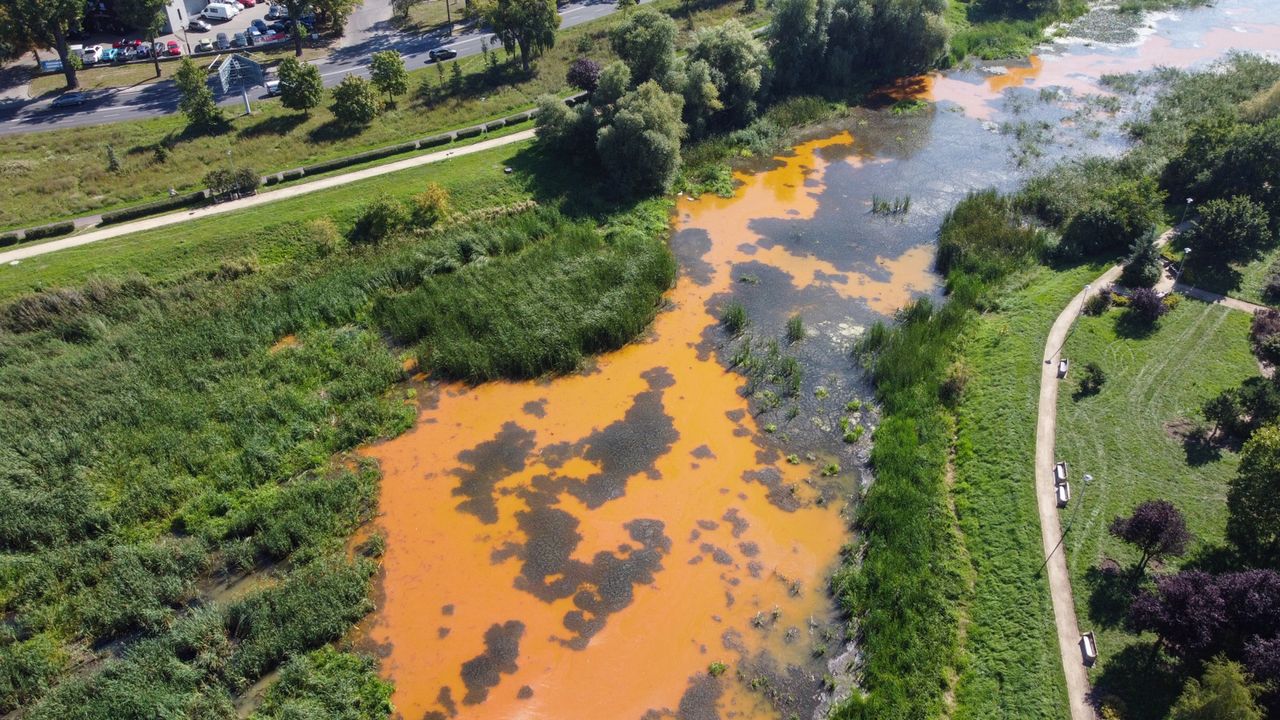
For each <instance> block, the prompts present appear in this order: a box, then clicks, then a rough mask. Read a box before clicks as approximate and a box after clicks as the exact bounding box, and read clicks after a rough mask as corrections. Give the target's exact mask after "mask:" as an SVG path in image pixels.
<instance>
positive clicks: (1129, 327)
mask: <svg viewBox="0 0 1280 720" xmlns="http://www.w3.org/2000/svg"><path fill="white" fill-rule="evenodd" d="M1159 327H1160V321H1159V320H1155V321H1152V320H1148V319H1147V318H1145V317H1143V316H1142V315H1141V314H1140V313H1138V312H1136V311H1134V310H1125V311H1124V312H1122V313H1120V314H1119V315H1117V316H1116V324H1115V328H1116V335H1119V336H1120V337H1122V338H1126V339H1128V340H1144V339H1146V338H1149V337H1151V335H1152V334H1153V333H1154V332H1155V331H1156V330H1157V329H1158V328H1159Z"/></svg>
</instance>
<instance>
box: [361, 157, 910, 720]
mask: <svg viewBox="0 0 1280 720" xmlns="http://www.w3.org/2000/svg"><path fill="white" fill-rule="evenodd" d="M844 162H852V163H858V162H862V160H861V159H859V158H858V157H856V155H855V154H854V152H853V139H852V137H851V136H849V135H848V134H847V133H842V134H840V135H837V136H835V137H833V138H828V139H825V140H819V141H814V142H810V143H806V144H804V145H801V146H799V147H797V148H796V149H795V151H794V152H793V154H791V155H788V156H785V157H781V158H778V160H777V163H778V164H777V167H774V168H772V169H769V170H765V171H762V172H757V173H746V172H742V173H738V174H736V175H735V178H736V180H737V181H738V182H739V183H740V186H739V187H738V189H737V192H736V193H735V195H734V197H733V198H719V197H704V198H701V199H697V200H690V199H683V200H681V201H680V202H679V203H678V205H677V213H676V218H675V220H674V226H675V228H676V229H678V230H683V229H701V230H704V231H706V233H707V235H708V236H709V237H710V238H711V243H710V248H709V249H708V250H707V251H706V253H705V254H704V255H703V257H702V258H701V260H702V261H703V262H705V263H708V264H709V266H710V267H711V271H710V273H709V275H707V276H705V277H699V278H698V279H697V280H696V281H695V279H694V278H692V277H690V276H688V275H682V276H681V278H680V279H679V281H678V282H677V284H676V286H675V288H673V289H672V291H671V292H670V293H669V294H668V298H667V299H668V301H669V309H668V310H666V311H664V312H662V313H660V314H659V315H658V317H657V318H656V319H655V321H654V324H653V328H652V331H651V332H650V334H649V336H648V337H646V338H645V339H644V340H642V341H640V342H636V343H633V344H632V345H629V346H628V347H626V348H624V349H622V350H620V351H618V352H614V353H610V354H608V355H606V356H604V357H602V358H600V359H599V361H598V363H597V364H596V366H595V367H594V368H593V369H592V370H591V371H590V372H585V373H580V374H575V375H571V376H567V377H562V378H557V379H555V380H552V381H549V382H522V383H508V382H502V383H490V384H486V385H481V386H478V387H462V386H457V385H446V386H440V387H439V388H438V389H437V390H436V392H435V397H434V398H432V401H431V402H427V403H426V406H427V407H426V409H425V410H424V411H423V412H422V414H421V416H420V418H419V422H418V423H417V425H416V426H415V427H414V428H413V429H412V430H411V431H409V432H408V433H406V434H405V435H402V436H401V437H399V438H396V439H394V440H391V441H388V442H385V443H382V444H379V445H376V446H374V447H371V448H369V449H368V450H367V451H366V452H367V454H368V455H369V456H371V457H374V458H376V459H377V460H378V461H379V462H380V464H381V467H382V471H383V481H382V494H381V499H380V504H381V515H380V518H379V520H378V524H379V526H380V529H381V530H382V531H383V532H385V534H386V537H387V551H386V555H385V557H384V560H383V570H384V572H383V575H382V579H381V580H380V599H379V607H378V610H377V611H376V612H375V614H374V616H373V617H372V620H371V621H370V622H369V623H367V624H366V626H364V627H363V628H362V631H363V632H364V634H365V638H364V642H365V643H367V644H368V645H372V646H374V647H375V648H377V649H379V650H380V651H381V652H382V653H383V655H384V661H383V663H382V668H383V672H384V673H385V674H386V675H387V676H388V677H389V678H390V679H392V680H393V681H394V682H395V683H396V692H395V696H394V698H393V702H394V703H395V705H396V708H397V711H398V712H399V713H400V714H401V715H402V716H403V717H406V718H414V720H416V719H417V718H421V717H424V715H426V716H430V713H442V716H449V715H450V714H451V712H453V711H456V712H457V713H458V716H459V717H463V718H557V719H572V718H605V717H608V718H614V717H619V718H638V717H640V716H641V715H643V714H644V713H645V712H646V711H647V710H650V709H656V710H664V709H665V710H670V711H675V710H676V709H677V707H678V706H679V704H680V703H681V700H682V696H684V695H685V692H686V689H687V688H689V686H690V682H691V681H694V680H697V681H699V682H702V683H711V684H712V685H713V687H714V690H715V691H714V692H712V693H711V695H710V699H709V700H707V699H705V698H704V702H710V703H712V704H713V705H714V707H715V708H716V709H717V710H718V711H719V712H720V713H721V716H729V714H730V713H733V715H732V716H733V717H739V718H756V717H761V718H764V717H776V716H777V712H776V710H774V709H773V708H771V707H770V706H768V705H767V704H766V703H765V702H764V701H763V698H762V696H761V695H760V694H759V693H757V692H754V691H751V690H748V689H747V688H746V687H745V685H743V684H742V683H741V682H739V681H737V680H736V679H734V676H735V670H736V669H737V668H740V667H742V663H743V662H744V661H745V660H746V659H755V658H758V657H759V655H760V653H762V652H767V653H768V656H769V657H770V658H771V660H772V661H773V662H776V663H777V664H778V666H779V667H780V668H781V667H785V666H787V665H788V664H796V665H805V664H806V663H809V662H811V661H810V659H809V658H810V654H811V653H812V648H813V645H814V643H815V642H818V641H817V640H816V639H814V638H813V637H811V633H812V632H813V630H811V627H813V625H811V621H816V623H817V624H821V623H822V622H825V621H827V620H829V619H830V617H831V612H832V610H831V606H830V601H829V599H828V598H827V595H826V593H825V590H824V588H825V578H826V576H827V574H828V573H829V572H830V569H831V567H832V565H833V563H834V562H835V560H836V557H837V554H838V551H839V548H840V547H841V546H842V545H843V544H844V543H845V542H847V540H848V533H847V522H846V520H845V518H843V517H842V516H841V514H840V512H839V508H838V505H840V504H841V503H840V502H839V501H835V502H825V501H822V500H820V495H821V492H820V490H819V489H818V485H819V483H818V482H817V480H816V478H817V475H818V473H817V468H816V467H813V466H811V465H807V464H801V465H790V464H788V463H786V462H784V461H783V458H782V456H781V453H780V452H779V451H777V450H774V449H770V448H769V446H768V445H767V444H766V442H765V440H764V439H763V437H762V435H761V434H760V432H759V430H758V428H757V427H756V423H755V421H754V420H753V419H752V418H751V417H750V415H749V408H748V405H747V402H746V400H745V399H744V398H743V397H742V394H741V389H742V386H743V379H742V378H741V376H739V375H737V374H735V373H732V372H729V371H726V370H725V368H724V367H723V366H722V365H721V364H720V363H719V362H717V360H716V359H715V357H714V355H713V354H708V352H707V349H708V348H707V347H706V346H705V344H704V342H703V334H704V332H705V331H706V330H707V329H708V327H710V326H712V325H714V324H715V322H716V320H715V310H716V308H714V307H711V304H712V302H713V298H714V297H715V296H716V295H717V294H720V293H723V292H725V291H727V290H728V289H730V288H731V287H732V286H733V282H734V279H733V266H734V265H735V264H736V263H742V262H748V261H757V262H765V263H768V264H769V265H771V266H773V267H776V268H778V269H780V270H782V271H784V272H786V273H787V274H789V275H790V276H791V277H792V279H793V282H794V283H796V285H797V286H804V285H805V284H807V283H814V282H817V280H816V278H817V277H818V275H817V274H818V273H819V272H821V273H827V274H841V275H844V276H845V277H846V278H847V281H846V282H844V283H839V284H838V287H837V288H836V289H837V290H838V291H839V294H840V296H841V297H844V298H848V299H850V300H855V299H861V300H865V301H867V302H869V303H870V304H872V306H873V307H876V308H877V309H881V310H883V311H891V310H893V309H895V308H896V307H898V306H900V305H901V304H902V303H904V302H905V301H906V300H907V299H908V297H909V295H910V293H911V290H912V289H915V290H922V289H927V288H929V287H931V286H932V284H933V283H932V279H931V278H930V277H928V273H927V267H928V263H929V261H930V260H931V257H932V251H931V250H930V249H929V248H928V247H921V248H914V249H912V250H911V251H909V252H907V253H906V254H904V255H903V256H902V257H900V258H880V259H878V260H877V265H878V268H877V270H878V273H877V275H878V276H880V277H886V276H887V279H883V280H873V279H872V278H871V276H870V275H863V274H859V273H847V272H841V271H840V270H839V269H838V268H834V267H832V266H830V264H828V263H826V262H825V261H822V260H820V259H818V258H815V257H811V256H809V255H807V254H803V253H793V252H791V251H789V250H788V249H786V248H785V247H782V246H781V245H770V244H769V243H767V242H766V241H765V240H764V238H762V237H760V235H759V234H758V233H757V232H755V231H754V230H753V229H752V226H751V225H752V222H753V221H756V220H759V219H761V218H781V219H798V220H801V219H806V218H812V217H813V215H814V213H815V212H816V211H817V210H818V199H819V195H820V193H821V190H822V188H823V175H824V172H825V170H826V168H828V167H830V166H832V165H833V164H835V163H844ZM858 211H861V209H859V210H858ZM618 465H620V467H619V466H618ZM752 473H764V476H762V477H764V479H765V481H756V480H753V479H744V478H748V477H752V475H751V474H752ZM593 477H594V478H597V479H599V478H600V477H604V478H605V481H604V482H602V483H601V484H599V485H593V482H594V481H593V480H591V478H593ZM602 488H603V489H602ZM463 489H465V490H466V494H460V491H462V490H463ZM539 520H540V521H541V522H542V524H541V525H539V524H538V522H537V521H539ZM552 520H554V521H555V522H558V523H564V525H563V526H560V528H559V530H555V529H554V527H553V526H554V525H555V522H551V521H552ZM637 520H651V521H660V522H661V526H660V535H655V533H654V532H653V530H654V528H655V526H654V525H648V526H645V528H647V532H637V529H638V527H639V526H637V525H635V524H634V523H635V521H637ZM495 553H496V554H495ZM628 562H630V563H633V564H634V565H635V566H634V567H631V568H630V570H628V571H627V572H622V573H612V574H610V573H608V572H605V571H604V569H605V568H608V567H615V568H616V566H618V565H619V564H623V563H628ZM646 563H647V564H646ZM658 565H660V566H658ZM531 567H532V568H533V571H532V572H531V571H530V568H531ZM566 583H568V584H569V585H570V587H568V588H565V587H563V585H564V584H566ZM584 598H585V601H582V600H583V599H584ZM604 598H607V599H608V602H606V603H600V602H596V601H597V600H600V599H604ZM580 601H582V602H580ZM584 607H586V608H588V610H586V611H583V614H582V616H581V617H577V616H569V615H567V614H568V613H572V612H574V611H576V610H577V611H582V609H583V608H584ZM775 616H776V617H775ZM567 620H572V621H571V622H566V621H567ZM511 621H514V622H515V623H519V625H518V626H517V625H514V624H508V623H510V622H511ZM577 621H587V623H588V624H589V625H590V624H591V623H594V625H592V627H594V628H595V629H594V632H590V631H581V629H582V624H581V623H580V622H577ZM758 625H762V626H763V627H758ZM571 626H572V629H571ZM788 628H795V631H794V632H795V635H794V638H792V639H791V640H788V638H786V637H785V636H786V634H787V629H788ZM486 633H489V640H490V641H491V642H490V643H486ZM517 635H518V650H516V651H514V652H512V649H513V648H512V647H511V646H512V645H514V644H517V643H516V642H514V641H512V638H513V637H516V636H517ZM570 645H572V647H571V646H570ZM486 653H487V655H486ZM482 656H486V657H489V658H491V659H492V658H494V657H498V658H499V659H498V661H496V662H493V663H488V664H483V663H482V664H477V663H475V662H473V661H474V660H475V659H476V658H480V657H482ZM716 661H721V662H725V663H727V664H728V665H729V667H730V671H729V672H728V673H726V674H725V675H724V676H722V677H721V678H720V679H719V680H710V679H709V676H708V675H707V668H708V666H709V664H710V663H712V662H716ZM468 663H471V665H469V666H468V665H467V664H468ZM482 666H483V669H487V670H489V671H490V672H489V674H488V676H487V678H484V679H483V681H477V680H476V676H477V675H483V673H477V672H475V671H476V670H477V669H478V668H481V667H482ZM464 667H470V668H471V673H470V675H469V676H468V678H469V679H471V680H472V682H471V684H470V685H468V683H467V681H466V680H467V678H464V672H463V668H464ZM469 693H470V695H469ZM481 695H483V696H484V697H483V699H481Z"/></svg>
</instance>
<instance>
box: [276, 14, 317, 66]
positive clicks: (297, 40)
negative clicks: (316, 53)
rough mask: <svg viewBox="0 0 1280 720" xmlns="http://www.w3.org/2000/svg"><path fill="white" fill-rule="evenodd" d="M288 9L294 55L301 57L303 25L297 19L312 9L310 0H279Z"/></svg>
mask: <svg viewBox="0 0 1280 720" xmlns="http://www.w3.org/2000/svg"><path fill="white" fill-rule="evenodd" d="M280 2H281V3H282V4H283V5H284V7H285V9H286V10H288V11H289V24H290V26H291V29H290V31H289V32H290V34H291V35H293V54H294V57H302V32H303V29H304V28H305V26H304V25H303V24H302V23H300V22H298V19H299V18H301V17H302V16H304V15H307V14H308V13H310V12H311V10H312V4H311V3H312V0H280Z"/></svg>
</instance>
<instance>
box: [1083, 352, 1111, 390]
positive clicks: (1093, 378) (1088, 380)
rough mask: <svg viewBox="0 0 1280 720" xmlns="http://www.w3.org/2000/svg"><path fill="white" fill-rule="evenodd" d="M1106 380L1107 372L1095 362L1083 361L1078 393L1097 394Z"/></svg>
mask: <svg viewBox="0 0 1280 720" xmlns="http://www.w3.org/2000/svg"><path fill="white" fill-rule="evenodd" d="M1106 382H1107V373H1106V371H1104V370H1103V369H1102V366H1101V365H1099V364H1098V363H1096V362H1092V361H1091V362H1088V363H1085V366H1084V373H1083V374H1082V375H1081V376H1080V389H1079V392H1080V395H1081V396H1086V395H1097V394H1098V392H1099V391H1101V390H1102V386H1103V385H1105V384H1106Z"/></svg>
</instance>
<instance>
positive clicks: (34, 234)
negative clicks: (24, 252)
mask: <svg viewBox="0 0 1280 720" xmlns="http://www.w3.org/2000/svg"><path fill="white" fill-rule="evenodd" d="M75 229H76V224H75V223H74V222H72V221H71V220H67V221H65V222H59V223H53V224H52V225H41V226H40V227H36V228H31V229H30V230H27V231H26V232H25V233H24V234H23V239H24V240H27V241H30V240H43V239H45V238H51V237H58V236H59V235H66V234H67V233H70V232H72V231H73V230H75Z"/></svg>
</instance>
